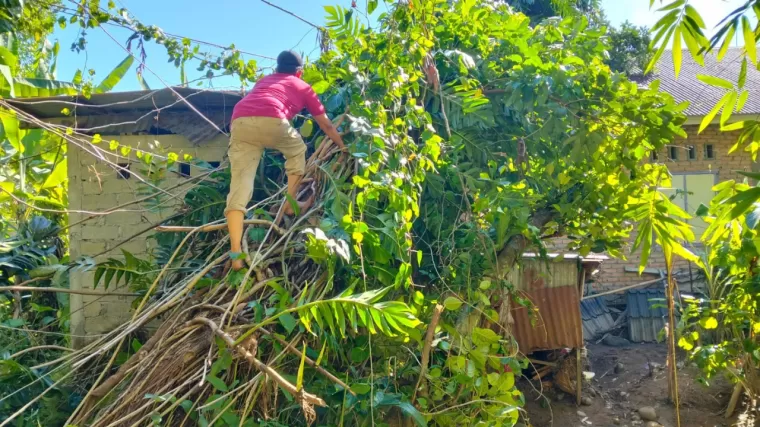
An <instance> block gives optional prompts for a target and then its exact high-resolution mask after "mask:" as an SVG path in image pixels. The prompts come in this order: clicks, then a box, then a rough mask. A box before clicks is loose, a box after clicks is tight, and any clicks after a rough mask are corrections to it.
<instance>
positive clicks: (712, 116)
mask: <svg viewBox="0 0 760 427" xmlns="http://www.w3.org/2000/svg"><path fill="white" fill-rule="evenodd" d="M730 94H731V92H729V93H726V94H725V95H723V98H721V99H720V101H718V103H717V104H715V106H714V107H713V109H712V110H710V112H709V113H707V115H706V116H705V117H704V118H703V119H702V123H701V124H700V125H699V133H701V132H702V131H703V130H705V129H706V128H707V127H708V126H710V124H711V123H712V121H713V119H715V116H716V115H717V114H718V112H719V111H720V109H721V108H723V105H724V104H725V103H726V101H727V100H728V98H729V97H730Z"/></svg>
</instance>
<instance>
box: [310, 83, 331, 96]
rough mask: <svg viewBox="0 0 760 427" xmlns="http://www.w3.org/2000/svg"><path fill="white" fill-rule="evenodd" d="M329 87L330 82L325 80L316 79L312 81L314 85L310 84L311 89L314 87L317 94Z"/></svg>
mask: <svg viewBox="0 0 760 427" xmlns="http://www.w3.org/2000/svg"><path fill="white" fill-rule="evenodd" d="M329 88H330V83H328V82H327V81H326V80H321V81H318V82H316V83H314V85H313V86H312V89H314V92H315V93H316V94H317V95H322V94H323V93H325V92H326V91H327V89H329Z"/></svg>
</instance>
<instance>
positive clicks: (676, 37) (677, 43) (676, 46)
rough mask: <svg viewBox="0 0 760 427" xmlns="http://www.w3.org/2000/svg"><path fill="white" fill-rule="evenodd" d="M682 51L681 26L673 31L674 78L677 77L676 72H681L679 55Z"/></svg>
mask: <svg viewBox="0 0 760 427" xmlns="http://www.w3.org/2000/svg"><path fill="white" fill-rule="evenodd" d="M682 54H683V52H682V51H681V27H677V28H676V30H675V32H674V33H673V70H674V72H675V75H676V78H678V74H679V73H680V72H681V55H682Z"/></svg>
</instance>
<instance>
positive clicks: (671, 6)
mask: <svg viewBox="0 0 760 427" xmlns="http://www.w3.org/2000/svg"><path fill="white" fill-rule="evenodd" d="M684 3H686V0H676V1H674V2H673V3H670V4H668V5H665V6H663V7H661V8H659V9H657V11H658V12H666V11H668V10H673V9H675V8H678V7H681V6H683V4H684Z"/></svg>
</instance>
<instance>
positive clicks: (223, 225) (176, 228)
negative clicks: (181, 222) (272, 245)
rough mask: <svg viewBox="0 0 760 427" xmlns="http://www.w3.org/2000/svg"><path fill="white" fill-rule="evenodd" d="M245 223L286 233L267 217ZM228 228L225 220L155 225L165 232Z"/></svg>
mask: <svg viewBox="0 0 760 427" xmlns="http://www.w3.org/2000/svg"><path fill="white" fill-rule="evenodd" d="M243 224H255V225H266V226H267V227H272V228H273V229H274V230H275V231H277V232H278V233H280V234H285V230H284V229H282V228H280V227H279V226H278V225H275V224H274V223H273V222H271V221H267V220H265V219H247V220H245V221H243ZM226 228H227V223H226V222H223V223H221V224H212V225H204V226H202V227H200V228H199V227H184V226H174V225H159V226H158V227H155V229H156V231H162V232H165V233H187V232H190V231H196V232H201V233H204V232H208V231H217V230H223V229H226Z"/></svg>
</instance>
